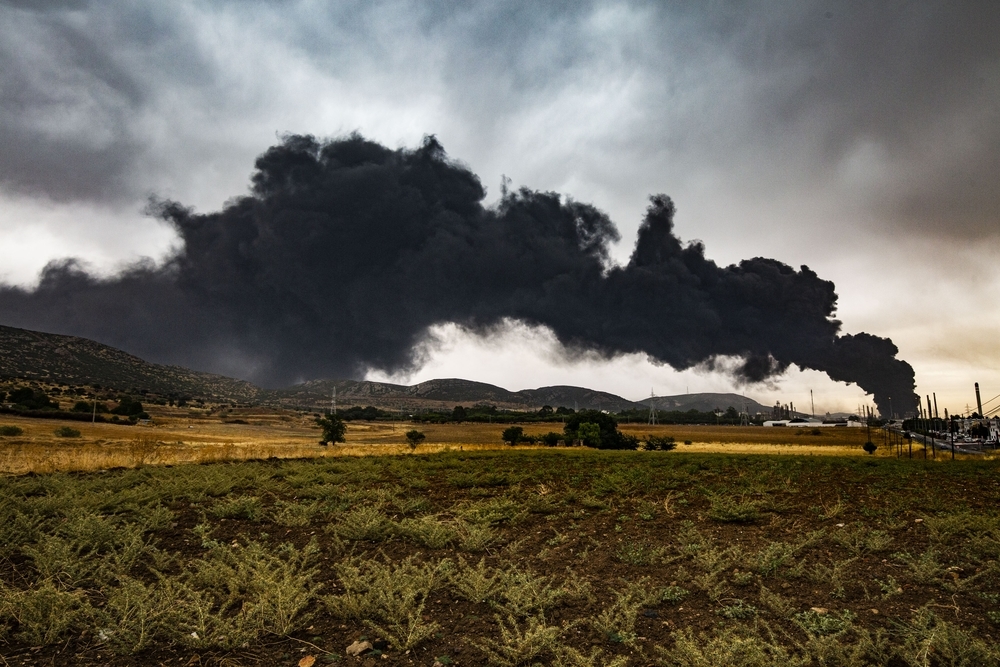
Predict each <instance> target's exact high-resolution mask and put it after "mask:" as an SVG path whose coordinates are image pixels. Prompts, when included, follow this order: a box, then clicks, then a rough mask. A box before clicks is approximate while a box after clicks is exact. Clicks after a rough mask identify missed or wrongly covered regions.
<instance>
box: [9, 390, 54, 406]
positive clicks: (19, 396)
mask: <svg viewBox="0 0 1000 667" xmlns="http://www.w3.org/2000/svg"><path fill="white" fill-rule="evenodd" d="M8 400H9V401H10V402H11V403H14V404H15V405H19V406H21V407H22V408H26V409H28V410H47V409H53V410H58V409H59V404H58V403H56V402H55V401H52V400H50V399H49V397H48V395H47V394H46V393H45V392H44V391H41V390H39V389H32V388H31V387H21V388H19V389H15V390H14V391H12V392H10V398H8Z"/></svg>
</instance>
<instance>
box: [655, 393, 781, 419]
mask: <svg viewBox="0 0 1000 667" xmlns="http://www.w3.org/2000/svg"><path fill="white" fill-rule="evenodd" d="M653 401H654V404H655V406H656V409H657V410H665V411H677V412H687V411H688V410H698V411H699V412H713V411H714V410H716V409H719V410H725V409H726V408H729V407H734V408H736V409H737V410H738V411H739V410H742V409H743V406H746V407H747V411H748V412H749V413H750V414H755V413H758V412H762V413H765V414H770V413H771V408H769V407H767V406H765V405H761V404H760V403H758V402H757V401H755V400H753V399H752V398H746V397H744V396H741V395H739V394H732V393H728V394H717V393H710V392H705V393H701V394H678V395H677V396H657V397H656V398H654V399H653ZM642 403H643V404H644V405H645V406H646V407H649V399H648V398H647V399H646V400H644V401H642Z"/></svg>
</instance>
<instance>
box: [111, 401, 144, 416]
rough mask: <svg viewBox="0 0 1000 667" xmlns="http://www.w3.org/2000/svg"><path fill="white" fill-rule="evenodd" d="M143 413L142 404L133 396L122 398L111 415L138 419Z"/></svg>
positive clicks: (112, 409)
mask: <svg viewBox="0 0 1000 667" xmlns="http://www.w3.org/2000/svg"><path fill="white" fill-rule="evenodd" d="M142 412H143V409H142V403H140V402H139V401H137V400H135V399H134V398H132V397H131V396H122V397H121V399H119V401H118V405H116V406H115V407H113V408H111V414H113V415H122V416H125V417H138V416H139V415H140V414H141V413H142Z"/></svg>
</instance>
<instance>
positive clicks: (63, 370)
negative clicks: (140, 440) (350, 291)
mask: <svg viewBox="0 0 1000 667" xmlns="http://www.w3.org/2000/svg"><path fill="white" fill-rule="evenodd" d="M0 379H3V380H14V379H27V380H36V381H39V382H49V383H53V384H67V385H95V384H96V385H100V386H102V387H105V388H109V389H114V390H116V391H122V392H131V393H138V392H140V391H142V390H146V391H148V392H152V393H155V394H161V395H164V396H170V395H174V396H184V397H190V398H203V399H207V400H213V401H236V402H252V401H256V400H257V396H258V394H259V393H260V389H258V388H257V387H256V386H254V385H252V384H250V383H249V382H244V381H243V380H234V379H233V378H228V377H223V376H221V375H212V374H210V373H201V372H199V371H192V370H189V369H187V368H181V367H180V366H161V365H159V364H151V363H149V362H146V361H143V360H142V359H140V358H139V357H135V356H133V355H131V354H128V353H127V352H123V351H121V350H119V349H116V348H113V347H109V346H107V345H102V344H101V343H97V342H95V341H92V340H88V339H86V338H77V337H75V336H61V335H58V334H49V333H41V332H38V331H28V330H26V329H15V328H13V327H5V326H0Z"/></svg>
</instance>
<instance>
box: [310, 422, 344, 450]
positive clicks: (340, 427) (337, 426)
mask: <svg viewBox="0 0 1000 667" xmlns="http://www.w3.org/2000/svg"><path fill="white" fill-rule="evenodd" d="M316 423H317V424H319V427H320V428H322V429H323V439H322V440H320V441H319V444H321V445H327V444H329V443H331V442H334V443H336V442H344V434H345V433H347V425H346V424H345V423H344V422H343V420H342V419H340V418H339V417H337V416H335V415H327V416H326V417H317V418H316Z"/></svg>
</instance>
